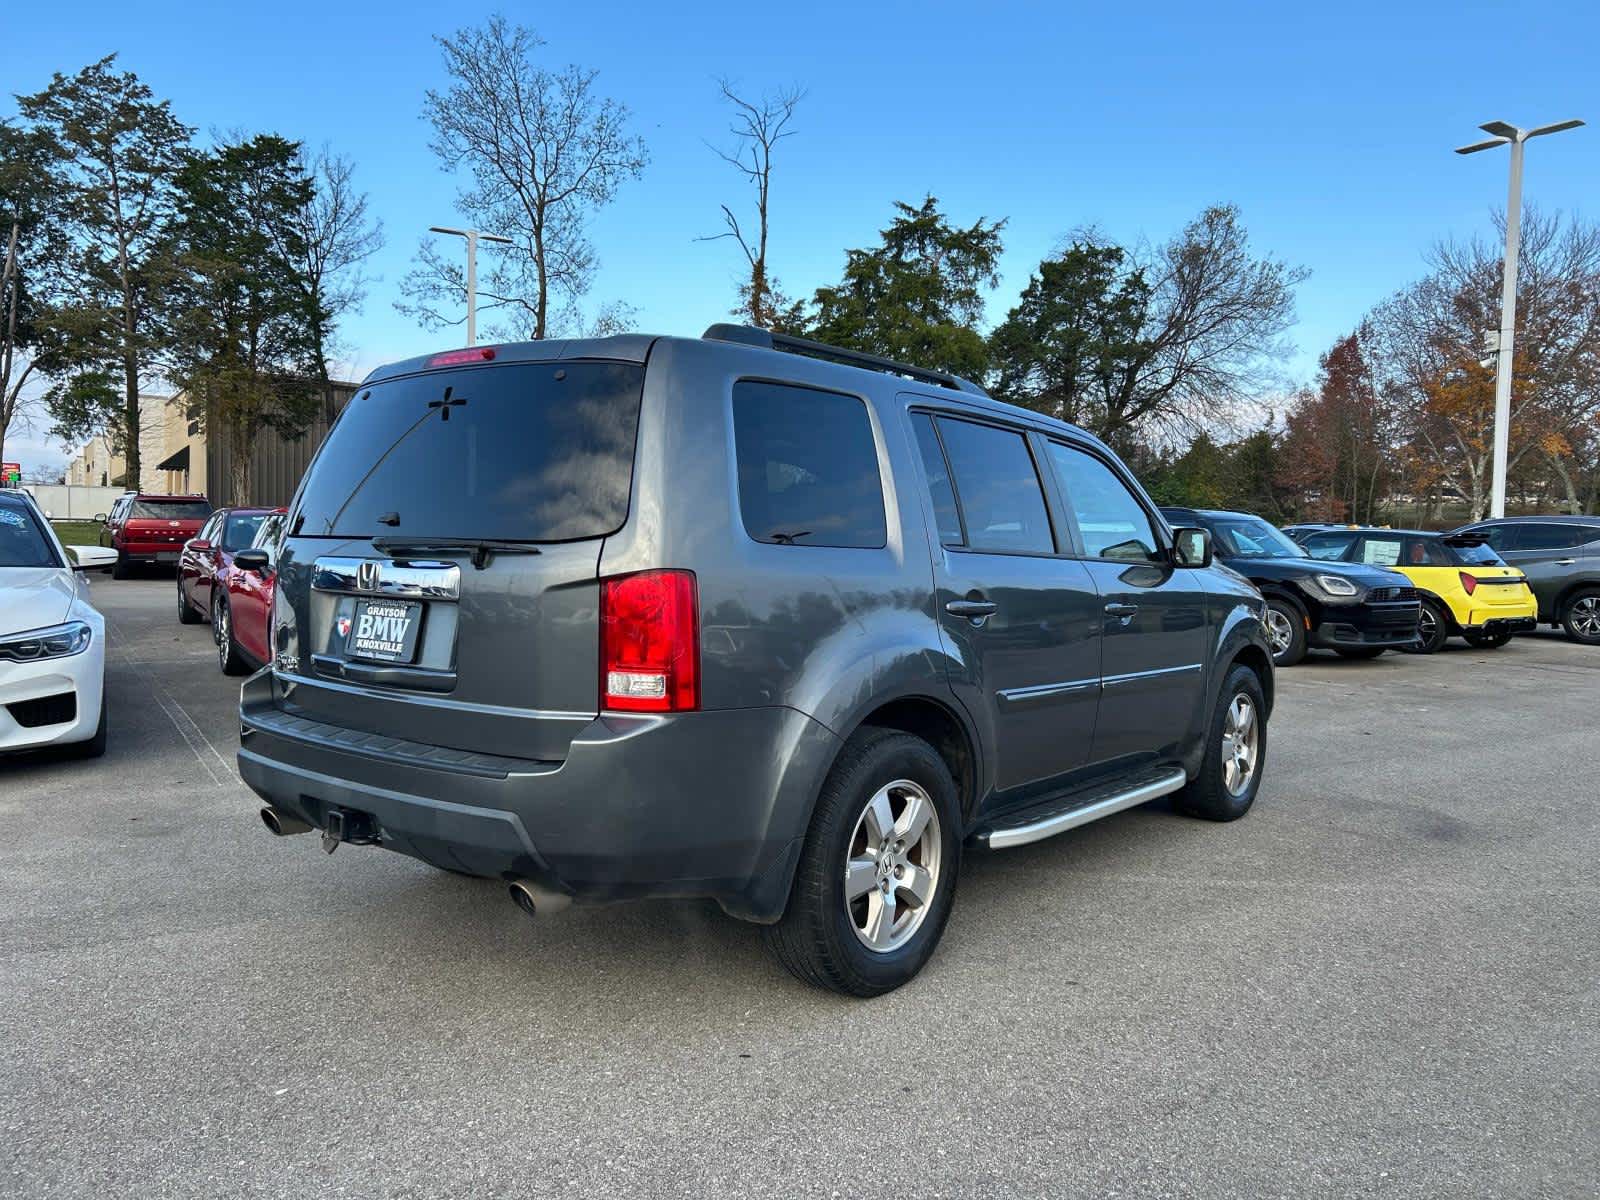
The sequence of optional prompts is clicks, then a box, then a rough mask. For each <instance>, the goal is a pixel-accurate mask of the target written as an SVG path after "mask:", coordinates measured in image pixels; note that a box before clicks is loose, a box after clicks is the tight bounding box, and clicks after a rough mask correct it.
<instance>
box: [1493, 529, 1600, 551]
mask: <svg viewBox="0 0 1600 1200" xmlns="http://www.w3.org/2000/svg"><path fill="white" fill-rule="evenodd" d="M1594 537H1600V529H1585V528H1584V527H1583V526H1582V525H1555V524H1544V523H1540V524H1537V525H1536V524H1533V523H1531V522H1530V523H1529V524H1527V525H1519V526H1518V527H1517V536H1516V538H1515V540H1514V541H1513V542H1512V544H1511V545H1510V546H1494V541H1493V540H1492V539H1491V540H1490V542H1489V544H1490V545H1491V546H1494V548H1495V549H1496V550H1506V549H1509V550H1564V549H1565V548H1566V547H1568V546H1581V545H1583V543H1584V542H1587V541H1588V540H1589V539H1590V538H1594Z"/></svg>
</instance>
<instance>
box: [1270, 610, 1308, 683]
mask: <svg viewBox="0 0 1600 1200" xmlns="http://www.w3.org/2000/svg"><path fill="white" fill-rule="evenodd" d="M1267 641H1268V642H1269V643H1270V644H1271V646H1272V662H1273V665H1274V666H1278V667H1292V666H1294V665H1295V664H1296V663H1297V662H1299V661H1300V660H1301V659H1303V658H1304V657H1305V656H1306V615H1305V613H1303V612H1301V611H1300V606H1299V605H1298V604H1296V603H1295V602H1294V601H1292V600H1284V599H1281V598H1280V597H1278V596H1269V597H1267Z"/></svg>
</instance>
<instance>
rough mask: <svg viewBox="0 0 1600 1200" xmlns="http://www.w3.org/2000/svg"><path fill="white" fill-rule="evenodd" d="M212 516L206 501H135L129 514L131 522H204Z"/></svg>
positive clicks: (129, 507) (130, 507)
mask: <svg viewBox="0 0 1600 1200" xmlns="http://www.w3.org/2000/svg"><path fill="white" fill-rule="evenodd" d="M210 515H211V505H209V504H207V503H206V502H205V501H204V500H135V501H134V502H133V503H132V504H130V505H129V506H128V513H127V516H128V519H129V520H131V521H141V520H143V521H203V520H205V519H206V518H207V517H209V516H210Z"/></svg>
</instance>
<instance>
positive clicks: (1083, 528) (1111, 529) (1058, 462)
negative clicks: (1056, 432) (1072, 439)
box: [1050, 442, 1162, 562]
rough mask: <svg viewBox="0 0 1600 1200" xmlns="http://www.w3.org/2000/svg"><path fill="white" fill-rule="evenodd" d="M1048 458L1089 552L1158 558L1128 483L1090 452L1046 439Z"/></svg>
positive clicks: (1155, 544) (1145, 519)
mask: <svg viewBox="0 0 1600 1200" xmlns="http://www.w3.org/2000/svg"><path fill="white" fill-rule="evenodd" d="M1050 459H1051V461H1052V462H1053V463H1054V464H1055V469H1056V476H1057V478H1058V479H1060V481H1061V486H1062V489H1063V490H1064V491H1065V492H1066V493H1067V507H1068V508H1070V509H1071V510H1072V511H1073V513H1074V514H1075V515H1076V516H1077V518H1078V534H1079V536H1081V537H1082V538H1083V550H1084V553H1085V554H1087V555H1088V556H1089V557H1090V558H1111V559H1117V560H1119V561H1129V562H1160V561H1161V557H1162V556H1161V553H1160V550H1159V549H1158V547H1159V545H1160V543H1159V542H1157V540H1156V536H1155V531H1154V529H1153V528H1152V527H1151V525H1150V517H1149V515H1148V514H1147V513H1146V512H1145V510H1144V506H1143V505H1142V504H1140V503H1139V501H1138V500H1137V499H1135V498H1134V495H1133V493H1132V492H1131V491H1129V490H1128V485H1127V484H1125V483H1123V482H1122V480H1120V479H1118V478H1117V476H1116V474H1115V472H1113V471H1112V470H1111V468H1110V467H1108V466H1106V464H1105V463H1103V462H1101V461H1100V460H1099V459H1098V458H1096V457H1095V456H1094V455H1092V454H1088V453H1086V452H1085V451H1082V450H1077V449H1074V448H1073V447H1071V446H1065V445H1062V444H1061V443H1060V442H1051V443H1050Z"/></svg>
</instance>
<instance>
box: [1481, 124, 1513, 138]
mask: <svg viewBox="0 0 1600 1200" xmlns="http://www.w3.org/2000/svg"><path fill="white" fill-rule="evenodd" d="M1478 128H1479V129H1481V130H1483V131H1484V132H1485V133H1492V134H1494V135H1495V137H1503V138H1506V139H1507V140H1508V141H1515V140H1516V138H1517V137H1518V136H1519V135H1520V134H1521V133H1522V130H1520V129H1518V128H1517V127H1516V126H1515V125H1512V124H1511V123H1510V122H1508V121H1487V122H1485V123H1484V124H1482V125H1479V126H1478Z"/></svg>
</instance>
